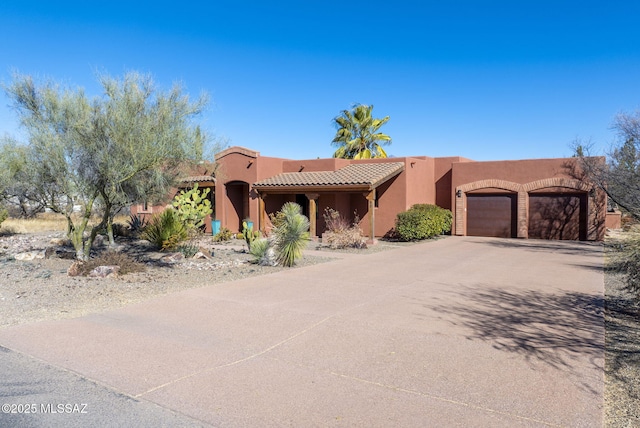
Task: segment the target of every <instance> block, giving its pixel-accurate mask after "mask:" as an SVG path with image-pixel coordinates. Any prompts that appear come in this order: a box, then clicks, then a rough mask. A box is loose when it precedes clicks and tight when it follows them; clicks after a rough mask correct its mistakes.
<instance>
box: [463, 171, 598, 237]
mask: <svg viewBox="0 0 640 428" xmlns="http://www.w3.org/2000/svg"><path fill="white" fill-rule="evenodd" d="M591 190H592V185H590V184H588V183H585V182H582V181H579V180H574V179H570V178H562V177H554V178H548V179H544V180H538V181H534V182H530V183H527V184H518V183H512V182H508V181H504V180H480V181H476V182H473V183H468V184H465V185H462V186H459V187H458V188H457V189H456V213H455V216H456V218H455V224H456V234H457V235H474V236H498V237H519V238H537V239H563V240H587V239H597V233H596V232H597V230H596V229H594V231H593V232H591V231H590V230H589V224H590V222H591V223H594V224H596V223H597V220H598V219H597V218H595V217H594V213H593V212H592V211H593V208H592V207H591V204H592V203H593V201H592V199H593V198H591V197H590V192H591ZM592 217H593V218H592Z"/></svg>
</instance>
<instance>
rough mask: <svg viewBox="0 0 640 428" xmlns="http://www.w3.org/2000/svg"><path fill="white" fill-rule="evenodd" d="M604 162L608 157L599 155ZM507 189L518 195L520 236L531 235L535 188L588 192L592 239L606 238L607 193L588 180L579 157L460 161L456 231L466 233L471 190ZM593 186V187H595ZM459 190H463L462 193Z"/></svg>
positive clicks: (454, 183)
mask: <svg viewBox="0 0 640 428" xmlns="http://www.w3.org/2000/svg"><path fill="white" fill-rule="evenodd" d="M598 159H599V161H601V162H604V158H598ZM487 189H490V190H491V192H507V193H514V194H517V197H518V208H517V214H518V237H521V238H526V237H527V230H528V229H527V228H528V223H527V222H528V200H529V194H530V193H532V192H536V191H538V192H540V191H542V190H544V189H547V190H548V191H550V192H562V191H564V192H568V193H570V192H578V193H588V194H589V199H588V229H589V230H588V239H592V240H600V239H602V238H603V233H604V221H605V215H606V195H605V194H604V192H602V191H601V190H599V189H596V188H594V187H593V186H592V185H591V184H590V183H587V182H586V181H585V180H584V174H582V172H581V171H580V169H579V167H578V164H577V161H576V159H573V158H567V159H529V160H518V161H490V162H456V163H453V166H452V178H451V191H452V200H453V201H452V205H453V206H454V210H453V211H454V225H453V230H452V233H454V234H456V235H465V234H466V195H467V193H469V192H482V191H487ZM592 189H593V190H592ZM456 190H461V192H460V197H458V196H456V194H455V193H456Z"/></svg>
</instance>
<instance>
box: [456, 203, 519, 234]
mask: <svg viewBox="0 0 640 428" xmlns="http://www.w3.org/2000/svg"><path fill="white" fill-rule="evenodd" d="M517 203H518V200H517V197H516V195H515V194H500V195H492V194H481V195H467V235H469V236H495V237H500V238H513V237H515V236H517V230H516V227H517V215H516V210H517Z"/></svg>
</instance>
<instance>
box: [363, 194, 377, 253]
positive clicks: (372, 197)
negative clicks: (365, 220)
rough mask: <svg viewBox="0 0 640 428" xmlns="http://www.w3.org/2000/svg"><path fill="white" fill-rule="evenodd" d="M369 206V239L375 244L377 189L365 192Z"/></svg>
mask: <svg viewBox="0 0 640 428" xmlns="http://www.w3.org/2000/svg"><path fill="white" fill-rule="evenodd" d="M364 197H365V198H367V202H368V206H369V241H370V242H371V243H372V244H374V243H375V242H376V189H372V190H371V191H370V192H369V193H365V194H364Z"/></svg>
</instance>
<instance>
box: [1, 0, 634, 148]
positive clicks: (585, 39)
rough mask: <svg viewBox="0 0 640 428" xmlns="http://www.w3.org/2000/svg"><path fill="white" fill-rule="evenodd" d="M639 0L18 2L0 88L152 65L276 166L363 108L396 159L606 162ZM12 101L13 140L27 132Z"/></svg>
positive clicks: (164, 81) (628, 84)
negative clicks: (584, 148)
mask: <svg viewBox="0 0 640 428" xmlns="http://www.w3.org/2000/svg"><path fill="white" fill-rule="evenodd" d="M637 16H640V2H632V1H628V0H627V1H618V0H609V1H608V2H602V1H599V2H595V1H593V2H590V1H580V2H577V1H562V0H556V1H553V2H552V1H546V0H541V1H535V2H534V1H521V2H514V1H470V0H469V1H463V0H458V1H456V0H454V1H438V2H433V1H428V0H426V1H402V0H400V1H396V2H378V1H359V0H355V1H349V2H337V1H323V2H303V1H295V2H294V1H279V2H263V1H260V2H257V1H256V2H254V1H245V2H232V1H215V0H213V1H208V2H183V3H176V2H166V3H164V2H145V1H131V0H130V1H127V2H123V1H119V0H116V1H108V2H107V1H95V2H87V1H77V2H70V1H67V2H64V1H63V2H51V1H47V2H44V1H42V2H41V1H30V0H21V1H19V2H18V1H15V2H2V3H0V81H2V82H4V83H8V82H9V81H10V79H11V73H12V71H14V70H15V71H18V72H20V73H25V74H32V75H34V76H38V77H40V78H52V79H54V80H56V81H59V82H62V83H65V84H67V85H69V86H72V87H76V86H78V87H83V88H85V90H86V91H87V92H88V93H89V94H93V95H98V94H99V88H98V86H97V84H96V78H95V75H96V73H98V72H103V73H104V72H106V73H108V74H111V75H113V76H121V75H122V74H124V73H125V72H127V71H132V70H136V71H141V72H145V73H150V74H152V75H153V76H154V78H155V80H156V83H157V84H158V86H159V87H160V88H162V89H168V88H169V87H170V86H171V84H172V83H173V82H176V81H177V82H181V83H183V85H184V86H185V88H186V89H187V91H188V92H189V93H191V94H193V95H198V94H199V93H200V92H202V91H205V92H207V93H209V95H210V96H211V100H212V102H211V105H210V107H209V109H208V110H207V112H206V113H205V114H204V115H203V117H202V122H203V126H204V127H205V128H206V129H208V130H209V131H210V132H212V133H214V134H215V135H216V136H218V137H219V138H225V139H227V140H228V143H229V144H230V145H241V146H245V147H248V148H252V149H255V150H258V151H259V152H261V154H262V155H264V156H276V157H287V158H293V159H296V158H315V157H330V156H331V155H332V153H333V150H334V148H333V147H332V146H331V140H332V138H333V135H334V134H335V128H334V127H333V124H332V118H333V117H335V116H336V115H337V114H339V113H340V111H341V110H343V109H346V108H349V107H350V106H351V105H353V104H354V103H364V104H373V105H374V106H375V108H374V110H373V112H374V115H375V116H378V117H382V116H386V115H389V116H390V117H391V119H390V121H389V122H388V124H387V125H385V127H384V128H382V130H383V131H384V132H385V133H387V134H389V135H390V136H391V137H392V138H393V143H392V145H391V146H390V147H389V148H388V149H387V152H388V153H389V154H391V155H394V156H410V155H428V156H449V155H461V156H465V157H468V158H472V159H476V160H492V159H522V158H544V157H563V156H568V155H570V154H571V150H570V144H571V143H572V141H574V140H575V139H576V138H581V139H583V140H588V139H591V140H592V142H593V143H594V144H595V145H594V151H595V152H596V153H598V154H600V153H604V152H605V151H606V150H607V149H608V148H609V147H610V144H611V143H612V142H613V141H614V139H615V135H614V133H613V131H612V130H611V129H610V126H611V122H612V120H613V118H614V116H615V115H616V114H617V113H619V112H623V111H626V112H633V111H635V110H636V109H638V108H639V107H640V85H639V84H638V82H639V81H640V79H639V77H640V43H639V42H640V33H639V32H638V31H637V22H636V20H637ZM9 104H10V102H9V100H8V99H7V98H6V97H5V96H4V94H1V95H0V135H2V134H5V133H8V134H10V135H14V136H18V137H19V136H20V131H19V129H18V128H17V120H16V117H15V114H14V112H13V111H12V109H11V107H10V105H9Z"/></svg>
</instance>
